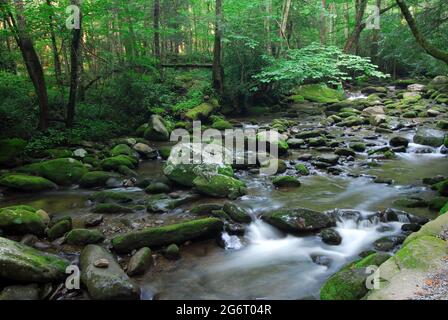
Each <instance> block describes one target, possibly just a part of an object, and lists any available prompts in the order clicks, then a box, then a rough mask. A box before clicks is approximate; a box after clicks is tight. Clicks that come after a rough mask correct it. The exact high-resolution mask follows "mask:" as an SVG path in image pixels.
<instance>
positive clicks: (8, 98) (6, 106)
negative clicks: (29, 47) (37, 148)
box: [0, 71, 37, 137]
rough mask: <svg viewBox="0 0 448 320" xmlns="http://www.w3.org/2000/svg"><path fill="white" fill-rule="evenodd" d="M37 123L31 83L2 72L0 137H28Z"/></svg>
mask: <svg viewBox="0 0 448 320" xmlns="http://www.w3.org/2000/svg"><path fill="white" fill-rule="evenodd" d="M36 122H37V107H36V98H35V94H34V90H33V87H32V85H31V82H30V81H29V80H27V79H26V78H25V77H21V76H18V75H15V74H12V73H9V72H4V71H0V136H18V137H26V136H27V134H28V133H29V132H30V131H32V130H33V129H34V127H35V123H36Z"/></svg>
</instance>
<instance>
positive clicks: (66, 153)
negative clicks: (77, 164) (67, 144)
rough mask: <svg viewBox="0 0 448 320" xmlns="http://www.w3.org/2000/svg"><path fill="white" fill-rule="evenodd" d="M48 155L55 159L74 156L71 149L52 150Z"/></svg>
mask: <svg viewBox="0 0 448 320" xmlns="http://www.w3.org/2000/svg"><path fill="white" fill-rule="evenodd" d="M47 154H48V155H49V156H50V157H51V158H53V159H60V158H70V157H71V156H72V155H73V152H72V150H69V149H50V150H48V151H47Z"/></svg>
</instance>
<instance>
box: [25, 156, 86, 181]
mask: <svg viewBox="0 0 448 320" xmlns="http://www.w3.org/2000/svg"><path fill="white" fill-rule="evenodd" d="M19 171H21V172H25V173H30V174H35V175H38V176H41V177H44V178H47V179H48V180H51V181H53V182H54V183H56V184H58V185H62V186H69V185H72V184H75V183H78V182H79V181H80V180H81V178H82V176H83V175H84V174H86V173H87V171H88V170H87V168H86V167H84V165H83V164H82V162H80V161H78V160H75V159H72V158H62V159H54V160H49V161H43V162H38V163H33V164H30V165H28V166H25V167H22V168H20V170H19Z"/></svg>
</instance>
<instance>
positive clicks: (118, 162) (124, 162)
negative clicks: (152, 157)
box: [101, 155, 138, 172]
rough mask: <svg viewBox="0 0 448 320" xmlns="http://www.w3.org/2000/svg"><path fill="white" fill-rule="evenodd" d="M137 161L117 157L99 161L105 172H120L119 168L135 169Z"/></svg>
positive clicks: (123, 156) (120, 156)
mask: <svg viewBox="0 0 448 320" xmlns="http://www.w3.org/2000/svg"><path fill="white" fill-rule="evenodd" d="M137 165H138V161H137V160H136V159H135V158H134V157H130V156H126V155H119V156H115V157H110V158H107V159H104V160H103V161H101V167H102V168H103V169H104V170H106V171H118V172H119V171H120V168H121V167H127V168H135V167H137Z"/></svg>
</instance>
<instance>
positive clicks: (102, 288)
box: [80, 245, 140, 300]
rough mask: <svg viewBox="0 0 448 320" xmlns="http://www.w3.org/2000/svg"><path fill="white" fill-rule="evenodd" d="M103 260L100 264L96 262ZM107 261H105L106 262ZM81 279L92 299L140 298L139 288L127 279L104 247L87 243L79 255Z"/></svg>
mask: <svg viewBox="0 0 448 320" xmlns="http://www.w3.org/2000/svg"><path fill="white" fill-rule="evenodd" d="M99 261H103V262H104V264H103V265H101V264H99V263H98V262H99ZM106 262H107V263H106ZM80 264H81V280H82V283H83V284H84V285H85V286H86V287H87V291H88V292H89V295H90V297H91V298H92V299H94V300H130V299H135V300H136V299H139V298H140V288H139V287H138V286H137V285H136V284H135V283H134V282H132V281H131V279H129V277H128V275H126V273H124V271H123V270H122V269H121V267H120V265H119V264H118V263H117V262H116V260H115V258H114V257H113V256H112V254H111V253H110V252H109V251H107V250H106V249H104V248H102V247H100V246H96V245H88V246H87V247H85V248H84V249H83V250H82V252H81V256H80Z"/></svg>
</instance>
